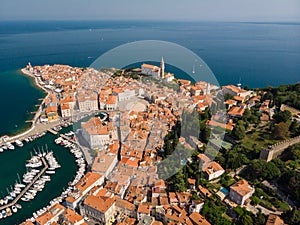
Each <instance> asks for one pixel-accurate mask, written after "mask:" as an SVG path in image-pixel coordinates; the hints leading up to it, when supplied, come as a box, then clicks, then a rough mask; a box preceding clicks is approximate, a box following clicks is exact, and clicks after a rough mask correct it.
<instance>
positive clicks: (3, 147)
mask: <svg viewBox="0 0 300 225" xmlns="http://www.w3.org/2000/svg"><path fill="white" fill-rule="evenodd" d="M45 134H46V132H42V133H40V134H36V135H32V136H29V137H27V138H25V139H23V140H24V141H25V142H27V143H28V142H31V141H34V140H35V139H37V138H39V137H42V136H44V135H45ZM7 140H9V139H7ZM23 140H15V142H14V143H11V142H9V141H7V142H6V143H5V144H2V145H1V146H0V153H1V152H4V151H5V150H15V148H16V146H17V147H23V146H24V143H23ZM14 144H15V145H14Z"/></svg>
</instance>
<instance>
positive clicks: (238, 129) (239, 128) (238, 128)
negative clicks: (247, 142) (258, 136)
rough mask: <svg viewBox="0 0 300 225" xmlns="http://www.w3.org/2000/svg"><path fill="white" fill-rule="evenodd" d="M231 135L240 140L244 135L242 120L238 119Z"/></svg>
mask: <svg viewBox="0 0 300 225" xmlns="http://www.w3.org/2000/svg"><path fill="white" fill-rule="evenodd" d="M232 134H233V137H234V138H235V139H236V140H242V139H243V138H244V137H245V136H246V129H245V127H244V125H243V122H242V121H238V122H237V124H236V125H235V126H234V128H233V130H232Z"/></svg>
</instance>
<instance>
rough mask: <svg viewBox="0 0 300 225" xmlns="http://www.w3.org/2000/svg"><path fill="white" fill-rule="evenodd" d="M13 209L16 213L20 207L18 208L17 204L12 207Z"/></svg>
mask: <svg viewBox="0 0 300 225" xmlns="http://www.w3.org/2000/svg"><path fill="white" fill-rule="evenodd" d="M11 209H12V211H13V212H14V213H16V212H18V209H17V207H16V206H15V205H13V206H12V207H11Z"/></svg>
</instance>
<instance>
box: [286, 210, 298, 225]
mask: <svg viewBox="0 0 300 225" xmlns="http://www.w3.org/2000/svg"><path fill="white" fill-rule="evenodd" d="M282 218H283V219H284V222H285V223H287V224H289V225H299V224H300V211H299V210H297V209H296V208H293V210H291V211H287V212H285V213H283V215H282Z"/></svg>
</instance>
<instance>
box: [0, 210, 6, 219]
mask: <svg viewBox="0 0 300 225" xmlns="http://www.w3.org/2000/svg"><path fill="white" fill-rule="evenodd" d="M1 214H2V217H3V218H6V217H7V215H6V211H5V210H4V209H3V210H2V211H1Z"/></svg>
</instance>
